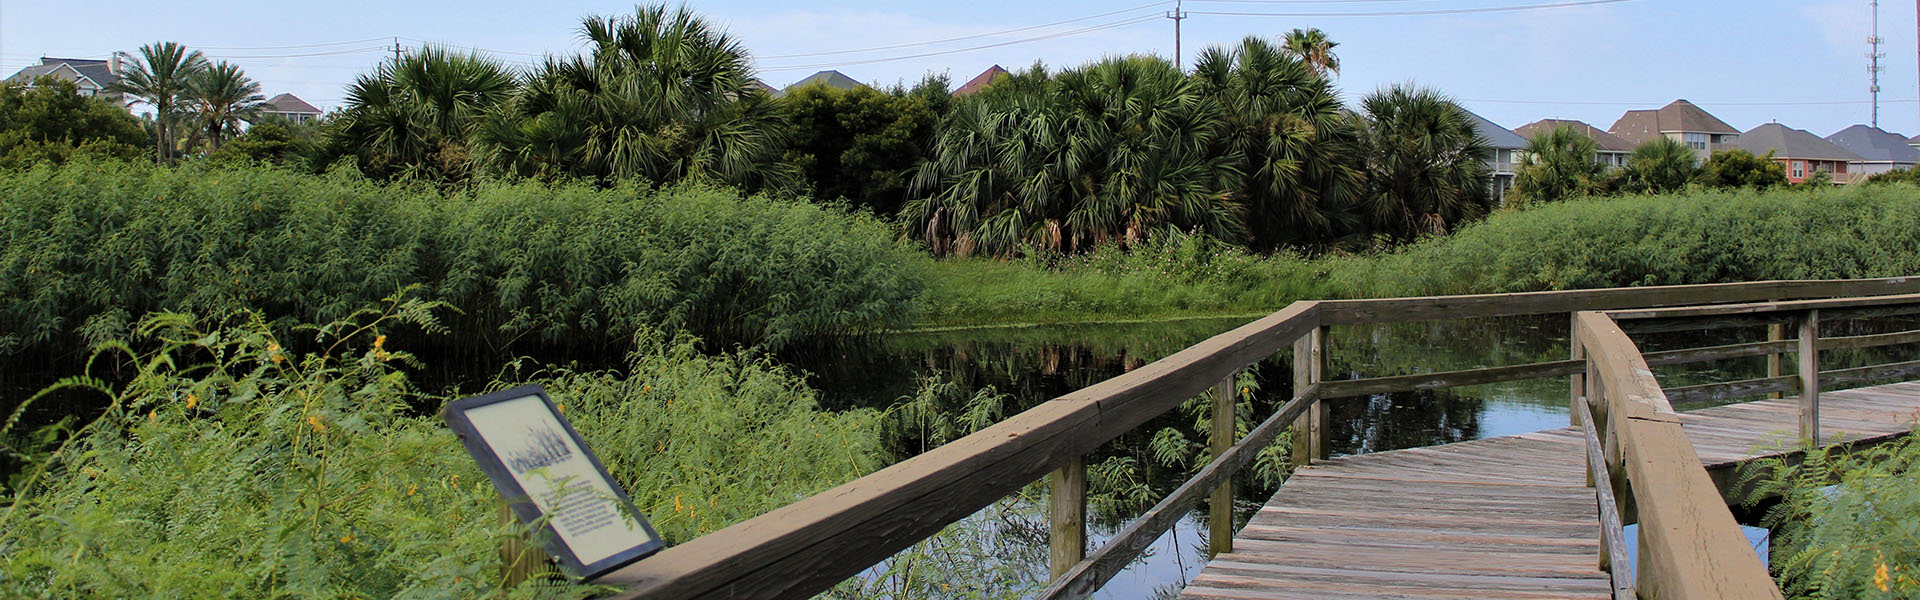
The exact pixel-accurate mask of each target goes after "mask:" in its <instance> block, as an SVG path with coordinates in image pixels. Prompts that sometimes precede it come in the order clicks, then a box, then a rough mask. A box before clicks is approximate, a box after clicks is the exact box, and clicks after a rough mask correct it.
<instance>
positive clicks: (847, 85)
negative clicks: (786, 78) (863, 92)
mask: <svg viewBox="0 0 1920 600" xmlns="http://www.w3.org/2000/svg"><path fill="white" fill-rule="evenodd" d="M809 85H824V86H827V87H830V88H836V89H842V90H851V89H854V88H862V87H867V86H866V85H865V84H862V83H860V82H858V81H854V79H853V78H852V77H848V76H846V74H843V73H841V72H839V71H821V72H819V73H814V74H812V75H808V76H807V78H806V79H802V80H799V81H795V82H793V85H789V86H787V89H785V90H782V91H787V92H791V91H793V90H797V89H800V88H802V87H806V86H809Z"/></svg>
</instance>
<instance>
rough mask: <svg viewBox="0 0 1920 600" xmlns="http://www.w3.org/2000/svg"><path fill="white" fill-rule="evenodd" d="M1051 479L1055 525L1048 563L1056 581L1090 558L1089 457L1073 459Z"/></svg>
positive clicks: (1050, 499) (1049, 498)
mask: <svg viewBox="0 0 1920 600" xmlns="http://www.w3.org/2000/svg"><path fill="white" fill-rule="evenodd" d="M1047 479H1048V482H1049V483H1050V484H1051V486H1050V487H1051V492H1050V493H1048V494H1047V505H1048V508H1049V510H1048V522H1049V523H1050V524H1051V526H1052V530H1051V532H1050V533H1049V534H1048V535H1047V542H1048V546H1049V547H1050V550H1049V552H1048V564H1049V565H1050V566H1052V568H1053V570H1052V572H1053V575H1052V579H1059V578H1060V576H1061V575H1065V574H1066V573H1067V571H1069V570H1071V569H1073V565H1074V564H1075V563H1078V562H1080V560H1081V559H1083V558H1086V557H1087V463H1086V458H1085V457H1081V456H1075V457H1073V458H1072V459H1071V460H1068V461H1067V464H1065V465H1061V467H1060V469H1059V470H1056V471H1054V472H1053V474H1051V475H1048V476H1047Z"/></svg>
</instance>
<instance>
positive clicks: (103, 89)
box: [7, 55, 127, 106]
mask: <svg viewBox="0 0 1920 600" xmlns="http://www.w3.org/2000/svg"><path fill="white" fill-rule="evenodd" d="M121 73H122V71H121V70H120V57H119V56H118V55H114V56H112V57H109V58H107V59H106V60H94V59H90V58H49V57H45V56H42V57H40V64H37V65H32V66H29V67H27V68H25V69H21V70H20V71H19V72H17V73H14V74H13V76H12V77H8V78H7V83H10V84H18V85H26V86H31V85H33V80H35V79H39V78H40V77H42V76H51V77H55V78H59V79H63V80H66V81H71V82H73V86H74V87H75V88H79V90H80V95H82V96H94V97H98V98H101V99H104V100H106V101H108V102H112V103H114V104H115V105H118V106H126V105H127V101H126V96H125V95H124V94H121V93H119V92H110V91H107V89H108V87H109V86H112V85H113V84H115V83H119V82H120V79H121V77H120V74H121Z"/></svg>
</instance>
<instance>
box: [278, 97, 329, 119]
mask: <svg viewBox="0 0 1920 600" xmlns="http://www.w3.org/2000/svg"><path fill="white" fill-rule="evenodd" d="M266 109H267V112H276V113H305V114H310V115H317V114H320V109H318V108H314V107H313V105H312V104H307V101H305V100H301V99H300V97H299V96H295V95H293V94H281V95H278V96H274V97H273V99H272V100H268V101H267V106H266Z"/></svg>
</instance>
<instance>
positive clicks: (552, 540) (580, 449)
mask: <svg viewBox="0 0 1920 600" xmlns="http://www.w3.org/2000/svg"><path fill="white" fill-rule="evenodd" d="M442 416H444V417H445V418H446V420H447V425H448V426H450V427H452V428H453V431H454V432H455V433H457V434H459V436H460V442H461V443H462V444H465V445H466V447H467V452H468V453H471V454H472V455H473V459H474V460H475V461H478V462H479V463H480V470H482V471H485V472H486V473H487V477H488V478H490V479H492V480H493V485H494V487H497V488H499V489H500V495H501V496H504V497H506V499H507V501H508V502H509V503H511V504H512V506H513V512H514V514H516V515H519V517H520V520H521V521H524V522H526V523H528V524H531V525H535V526H538V527H540V529H541V530H542V531H543V532H544V534H545V535H544V536H543V537H544V538H545V541H546V547H547V552H548V553H549V554H552V555H553V556H554V557H555V558H557V559H559V560H560V562H561V564H562V565H564V566H566V567H567V569H568V570H570V571H573V572H574V574H576V575H579V576H580V577H581V578H585V579H592V578H594V577H598V576H600V575H603V574H605V573H607V572H609V571H612V570H614V569H617V568H620V567H621V566H624V565H626V564H627V563H631V562H633V561H636V560H639V559H641V558H643V557H646V556H647V555H649V554H653V553H654V552H658V551H660V549H661V548H662V547H664V546H666V543H665V542H664V541H662V540H661V539H660V535H659V534H657V533H654V531H653V525H651V524H649V523H647V520H646V517H645V516H642V515H641V514H640V511H637V510H634V508H633V501H632V500H629V499H627V493H626V491H624V490H622V489H621V488H620V485H619V484H618V483H615V482H614V481H613V478H612V477H610V476H608V475H607V468H606V467H605V466H603V465H601V464H600V459H599V457H596V456H594V454H593V451H592V450H590V449H588V448H587V443H586V441H585V440H582V439H580V433H579V432H577V431H574V429H573V425H571V424H569V423H567V419H566V417H564V416H562V415H561V414H560V410H559V408H558V407H556V406H555V405H554V403H553V400H552V399H551V398H548V397H547V393H546V391H545V390H543V389H541V388H540V386H537V385H523V386H520V387H516V388H513V389H510V390H501V391H498V392H494V393H491V394H483V395H479V396H473V397H471V398H462V399H459V400H456V401H454V402H453V403H452V404H448V405H447V408H446V410H445V414H444V415H442Z"/></svg>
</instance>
